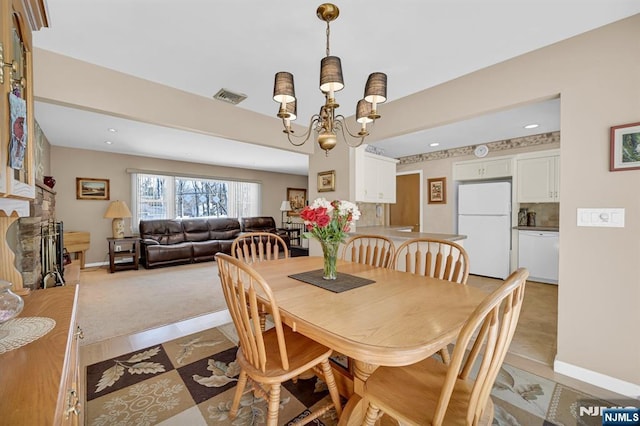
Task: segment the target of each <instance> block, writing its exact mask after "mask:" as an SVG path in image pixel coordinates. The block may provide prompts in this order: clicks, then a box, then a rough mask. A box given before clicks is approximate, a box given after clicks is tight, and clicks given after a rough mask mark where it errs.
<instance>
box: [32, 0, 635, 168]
mask: <svg viewBox="0 0 640 426" xmlns="http://www.w3.org/2000/svg"><path fill="white" fill-rule="evenodd" d="M342 3H344V4H338V6H339V7H340V16H339V18H338V19H337V20H336V21H334V22H333V23H332V25H331V54H332V55H336V56H340V57H341V58H342V68H343V73H344V80H345V89H344V90H342V91H341V92H338V93H337V94H336V98H337V99H338V101H339V103H340V104H341V105H342V106H341V108H340V112H341V113H342V114H344V115H346V116H350V115H353V114H354V111H355V104H356V102H357V100H358V99H360V98H362V91H363V88H364V83H365V81H366V78H367V75H368V74H369V73H370V72H374V71H381V72H385V73H386V74H387V75H388V94H387V98H388V101H387V104H390V103H392V102H393V101H394V100H397V99H399V98H402V97H405V96H408V95H411V94H413V93H416V92H419V91H421V90H424V89H427V88H429V87H433V86H435V85H438V84H440V83H443V82H446V81H448V80H451V79H454V78H457V77H460V76H462V75H465V74H468V73H471V72H473V71H476V70H478V69H481V68H485V67H487V66H490V65H492V64H495V63H498V62H502V61H504V60H507V59H509V58H512V57H515V56H518V55H521V54H524V53H526V52H530V51H532V50H535V49H538V48H541V47H544V46H547V45H550V44H552V43H555V42H558V41H560V40H563V39H566V38H569V37H572V36H574V35H577V34H580V33H583V32H585V31H589V30H591V29H594V28H597V27H600V26H602V25H605V24H608V23H611V22H614V21H617V20H619V19H622V18H625V17H628V16H631V15H634V14H637V13H640V2H639V1H637V0H587V1H584V0H544V1H542V0H510V1H507V0H493V1H483V2H478V1H477V0H453V1H443V0H404V1H400V2H395V3H393V6H395V9H394V10H391V7H392V6H391V5H392V3H391V2H381V1H379V0H349V1H348V2H346V1H345V2H342ZM47 4H48V10H49V16H50V27H49V28H43V29H41V30H40V31H37V32H35V33H34V35H33V42H34V46H35V47H37V48H41V49H45V50H50V51H53V52H56V53H59V54H62V55H66V56H70V57H73V58H76V59H80V60H83V61H86V62H89V63H93V64H96V65H100V66H104V67H107V68H110V69H114V70H116V71H120V72H123V73H126V74H131V75H134V76H136V77H139V78H143V79H146V80H151V81H154V82H157V83H161V84H164V85H167V86H170V87H174V88H177V89H180V90H184V91H187V92H190V93H194V94H197V95H201V96H204V97H208V98H211V97H212V96H213V95H214V94H215V93H216V92H217V91H218V90H219V89H221V88H225V89H228V90H230V91H233V92H237V93H242V94H246V95H247V99H246V100H244V101H243V102H242V103H240V104H238V105H237V106H236V107H235V108H246V109H248V110H251V111H254V112H257V113H261V114H265V115H268V116H270V117H274V118H273V119H274V120H277V118H275V113H276V111H277V108H278V105H277V104H276V103H275V102H274V101H273V100H272V90H273V76H274V74H275V73H276V72H278V71H290V72H292V73H293V74H294V76H295V83H296V95H297V98H298V117H299V119H298V121H297V123H298V124H302V125H304V123H305V121H306V120H308V118H309V117H310V116H311V115H312V114H314V113H315V112H317V110H318V109H319V107H320V105H321V104H322V102H323V97H322V95H321V93H320V91H319V90H318V81H317V80H318V72H319V63H320V59H321V58H322V57H323V56H324V54H325V24H324V22H322V21H320V20H318V18H317V17H316V16H315V10H316V8H317V6H318V5H319V4H320V3H319V2H317V1H316V2H310V1H308V0H279V1H276V2H264V1H257V0H247V1H238V0H217V1H215V2H213V1H208V0H181V1H179V2H177V1H173V0H136V1H126V0H93V1H87V0H48V2H47ZM37 95H38V93H37V88H36V98H37ZM212 102H220V101H217V100H212ZM384 107H385V105H382V106H381V107H380V108H379V110H380V112H381V113H382V114H383V118H382V119H384ZM559 110H560V107H559V100H557V99H556V100H551V101H547V102H543V103H539V104H532V105H525V106H521V107H519V108H517V109H510V110H506V111H501V112H497V113H494V114H491V115H487V116H483V117H476V118H473V119H470V120H467V121H465V122H461V123H455V124H450V125H447V126H443V127H438V128H434V129H427V130H423V131H420V132H414V133H412V134H409V135H403V136H398V137H395V138H393V139H388V140H381V141H375V134H374V133H375V128H374V129H373V132H372V133H373V134H372V138H371V139H372V140H373V141H374V142H372V144H373V145H375V146H377V147H379V148H381V149H383V150H384V151H385V154H386V155H389V156H392V157H399V156H405V155H412V154H418V153H425V152H431V151H437V150H441V149H447V148H453V147H458V146H466V145H475V144H479V143H485V142H491V141H496V140H502V139H508V138H513V137H518V136H524V135H530V134H538V133H545V132H549V131H554V130H559V128H560V112H559ZM35 115H36V119H37V121H38V123H39V124H40V126H41V128H42V129H43V131H44V133H45V135H46V136H47V138H48V140H49V141H50V143H51V144H52V145H55V146H65V147H74V148H83V149H91V150H98V151H109V152H117V153H126V154H134V155H142V156H149V157H158V158H167V159H175V160H184V161H190V162H201V163H206V164H217V165H228V166H232V167H244V168H259V169H262V170H268V171H280V172H286V173H294V174H301V175H306V174H307V170H308V166H307V156H306V155H304V154H298V153H294V152H291V151H287V150H286V148H287V145H288V142H286V139H285V138H284V137H283V139H282V143H283V148H284V149H283V150H279V149H274V148H268V147H264V146H257V145H253V144H247V143H241V142H237V141H230V140H223V139H219V138H215V137H212V136H208V135H203V134H196V133H190V132H185V131H182V130H176V129H171V128H167V127H162V126H154V125H150V124H146V123H140V122H135V121H131V120H127V119H124V118H119V117H113V116H106V115H102V114H97V113H95V112H90V111H86V110H82V109H76V108H69V107H63V106H59V105H54V104H50V103H46V102H42V101H36V105H35ZM69 123H73V126H70V125H69ZM530 123H536V124H539V127H538V128H536V129H531V130H527V129H524V128H523V126H524V125H525V124H530ZM106 129H116V130H117V132H113V133H110V132H107V130H106ZM107 140H108V141H110V142H111V144H106V143H105V141H107ZM176 140H180V141H181V143H180V144H176V143H175V141H176ZM434 142H437V143H439V146H435V147H432V146H429V144H431V143H434ZM212 144H215V146H216V148H215V149H210V148H211V145H212ZM196 153H197V154H196Z"/></svg>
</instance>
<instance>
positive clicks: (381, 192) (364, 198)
mask: <svg viewBox="0 0 640 426" xmlns="http://www.w3.org/2000/svg"><path fill="white" fill-rule="evenodd" d="M397 162H398V160H396V159H394V158H389V157H384V156H382V155H377V154H373V153H371V152H367V151H366V145H362V146H360V147H358V148H355V193H356V201H361V202H366V203H390V204H394V203H395V202H396V163H397Z"/></svg>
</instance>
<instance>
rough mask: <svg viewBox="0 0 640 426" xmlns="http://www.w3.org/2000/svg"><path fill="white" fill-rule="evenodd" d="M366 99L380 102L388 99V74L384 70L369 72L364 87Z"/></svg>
mask: <svg viewBox="0 0 640 426" xmlns="http://www.w3.org/2000/svg"><path fill="white" fill-rule="evenodd" d="M364 99H365V100H366V101H367V102H371V103H376V104H380V103H382V102H384V101H386V100H387V75H386V74H385V73H382V72H374V73H371V74H369V78H367V84H366V85H365V87H364Z"/></svg>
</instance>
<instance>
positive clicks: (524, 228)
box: [513, 226, 560, 232]
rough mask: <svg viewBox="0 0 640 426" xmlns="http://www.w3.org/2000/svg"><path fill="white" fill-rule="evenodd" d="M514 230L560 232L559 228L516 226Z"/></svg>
mask: <svg viewBox="0 0 640 426" xmlns="http://www.w3.org/2000/svg"><path fill="white" fill-rule="evenodd" d="M513 229H517V230H518V231H547V232H559V231H560V227H558V226H514V227H513Z"/></svg>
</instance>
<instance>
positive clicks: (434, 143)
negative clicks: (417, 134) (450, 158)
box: [429, 142, 440, 146]
mask: <svg viewBox="0 0 640 426" xmlns="http://www.w3.org/2000/svg"><path fill="white" fill-rule="evenodd" d="M439 145H440V144H439V143H438V142H433V143H430V144H429V146H439Z"/></svg>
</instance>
